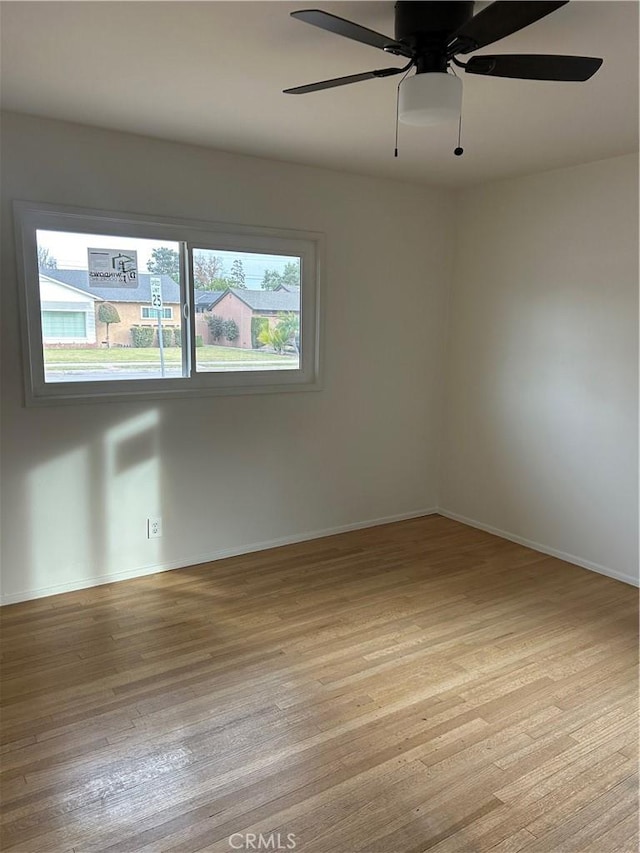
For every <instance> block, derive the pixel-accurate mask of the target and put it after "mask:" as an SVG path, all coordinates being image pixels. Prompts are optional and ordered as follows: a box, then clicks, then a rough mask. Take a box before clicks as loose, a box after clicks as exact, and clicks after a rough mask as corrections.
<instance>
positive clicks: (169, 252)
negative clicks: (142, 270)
mask: <svg viewBox="0 0 640 853" xmlns="http://www.w3.org/2000/svg"><path fill="white" fill-rule="evenodd" d="M147 269H148V270H149V272H151V273H154V274H155V275H168V276H169V278H172V279H173V280H174V281H175V282H176V284H177V283H178V282H179V281H180V254H179V253H178V252H176V250H175V249H169V248H168V247H167V246H160V247H159V248H157V249H152V250H151V259H150V260H149V261H147Z"/></svg>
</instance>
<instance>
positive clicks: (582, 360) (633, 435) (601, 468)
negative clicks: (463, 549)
mask: <svg viewBox="0 0 640 853" xmlns="http://www.w3.org/2000/svg"><path fill="white" fill-rule="evenodd" d="M455 254H456V263H455V270H454V279H453V286H452V293H451V302H450V341H449V350H448V359H447V362H448V372H447V376H446V382H445V388H446V411H445V420H444V429H443V447H442V492H441V499H440V504H441V506H442V507H444V508H446V510H447V511H449V512H451V513H454V514H456V515H458V516H461V517H463V518H464V519H466V520H471V521H473V522H474V523H478V524H480V525H482V526H485V527H489V528H493V529H496V530H498V531H502V532H505V533H507V534H509V535H510V536H513V537H516V538H519V539H521V540H526V541H529V542H532V543H536V544H537V545H538V546H541V547H542V548H543V549H544V550H547V551H550V552H559V553H564V554H566V555H569V557H570V558H571V559H572V560H574V561H575V562H578V563H581V564H583V565H586V566H591V567H593V568H598V569H599V570H601V571H605V572H606V573H610V574H612V575H613V576H617V577H620V578H624V579H627V580H629V579H632V578H635V579H637V577H638V488H637V487H638V370H637V365H638V338H637V329H638V173H637V161H636V158H635V157H633V156H627V157H619V158H615V159H612V160H606V161H601V162H597V163H591V164H588V165H585V166H578V167H576V168H571V169H562V170H559V171H554V172H548V173H546V174H540V175H536V176H532V177H528V178H521V179H517V180H510V181H505V182H500V183H496V184H493V185H487V186H484V187H481V188H477V189H471V190H468V191H465V192H462V193H461V194H460V195H459V198H458V214H457V243H456V251H455Z"/></svg>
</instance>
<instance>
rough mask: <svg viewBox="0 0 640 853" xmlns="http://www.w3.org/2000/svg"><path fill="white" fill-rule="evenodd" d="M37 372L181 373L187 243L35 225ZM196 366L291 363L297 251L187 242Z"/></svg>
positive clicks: (71, 375)
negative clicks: (265, 251)
mask: <svg viewBox="0 0 640 853" xmlns="http://www.w3.org/2000/svg"><path fill="white" fill-rule="evenodd" d="M36 236H37V249H38V271H39V295H40V311H41V329H42V346H43V358H44V368H45V377H44V378H45V382H46V383H62V382H82V381H85V382H86V381H95V380H114V379H115V380H122V379H163V378H165V379H166V378H179V377H184V376H187V375H189V367H188V365H189V341H188V340H187V336H188V329H187V326H186V324H185V323H184V321H183V317H184V311H183V305H184V300H185V294H186V287H185V282H184V281H183V278H184V276H183V272H182V269H183V267H182V257H185V256H186V247H185V246H184V245H181V244H180V243H179V242H175V241H170V240H155V239H153V240H152V239H143V238H136V237H123V236H109V235H104V234H88V233H72V232H69V231H53V230H42V229H37V232H36ZM192 269H193V278H194V281H193V286H194V306H193V309H194V313H195V324H194V326H193V328H194V334H195V340H194V343H195V354H196V355H195V365H194V367H195V371H196V372H198V373H213V372H233V371H243V372H244V371H264V370H291V369H293V370H297V369H298V368H299V367H300V346H301V341H300V309H301V300H300V285H301V260H300V257H297V256H285V255H278V254H261V253H256V252H247V251H243V252H240V251H229V250H217V249H216V250H214V249H209V248H206V249H204V248H203V249H198V248H194V249H193V251H192Z"/></svg>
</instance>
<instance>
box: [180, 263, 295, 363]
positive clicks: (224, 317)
mask: <svg viewBox="0 0 640 853" xmlns="http://www.w3.org/2000/svg"><path fill="white" fill-rule="evenodd" d="M193 275H194V288H195V305H196V370H197V371H198V372H207V373H211V372H221V371H224V372H230V371H231V372H233V371H254V370H297V369H298V368H299V367H300V351H301V350H300V347H301V341H300V279H301V261H300V258H299V257H295V256H287V255H268V254H260V253H256V252H231V251H223V250H217V249H197V248H194V250H193Z"/></svg>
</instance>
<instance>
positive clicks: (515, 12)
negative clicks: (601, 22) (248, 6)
mask: <svg viewBox="0 0 640 853" xmlns="http://www.w3.org/2000/svg"><path fill="white" fill-rule="evenodd" d="M567 3H568V0H556V2H516V0H496V2H494V3H491V4H490V5H489V6H486V7H485V8H484V9H482V11H480V12H479V13H478V14H477V15H474V14H473V7H474V3H473V2H467V0H453V2H437V1H436V0H428V2H415V0H404V2H403V0H399V2H397V3H396V4H395V38H389V36H385V35H382V34H381V33H377V32H374V31H373V30H370V29H367V28H366V27H362V26H360V25H359V24H355V23H352V22H351V21H347V20H345V19H344V18H339V17H337V16H336V15H331V14H329V13H328V12H322V11H321V10H319V9H305V10H302V11H299V12H292V13H291V16H292V17H293V18H296V19H297V20H299V21H303V22H304V23H306V24H311V25H313V26H314V27H320V29H323V30H327V31H328V32H330V33H335V34H336V35H340V36H344V37H345V38H348V39H352V40H353V41H358V42H361V43H362V44H367V45H370V46H371V47H376V48H379V49H380V50H383V51H385V53H389V54H392V55H394V56H401V57H404V58H405V59H407V60H408V63H407V64H406V65H405V66H404V67H402V68H379V69H377V70H375V71H365V72H363V73H362V74H350V75H349V76H347V77H336V78H333V79H331V80H322V81H321V82H319V83H309V84H308V85H306V86H296V87H295V88H292V89H285V90H284V92H285V94H288V95H304V94H307V93H308V92H318V91H320V90H322V89H332V88H334V87H335V86H345V85H347V84H349V83H359V82H360V81H362V80H371V79H374V78H376V77H391V76H393V75H396V74H408V73H409V72H410V71H411V69H412V68H415V72H416V73H415V75H414V76H412V77H409V78H408V79H406V80H404V81H403V82H402V83H401V85H400V92H399V98H400V102H399V118H400V120H401V121H404V122H406V123H408V124H419V125H427V124H433V123H436V122H439V121H443V120H446V119H449V118H453V117H458V116H459V115H460V107H461V103H462V82H461V80H460V79H459V78H458V77H456V76H455V74H454V73H451V71H452V70H453V69H452V68H451V66H452V65H454V66H457V67H459V68H463V69H464V71H465V72H466V73H467V74H482V75H485V76H487V77H515V78H519V79H523V80H559V81H576V82H582V81H585V80H588V79H589V78H590V77H592V76H593V75H594V74H595V73H596V71H597V70H598V69H599V68H600V66H601V65H602V59H596V58H594V57H588V56H556V55H540V54H528V55H525V54H515V55H513V54H497V55H495V56H487V55H480V56H473V57H471V58H470V59H469V60H468V61H467V62H462V61H461V60H460V59H458V58H457V57H458V56H460V55H464V54H468V53H474V52H475V51H476V50H478V49H480V48H483V47H486V46H487V45H490V44H493V42H496V41H498V40H499V39H503V38H505V37H506V36H509V35H511V34H512V33H515V32H517V31H518V30H521V29H523V28H524V27H528V26H529V25H530V24H533V23H535V22H536V21H539V20H540V19H541V18H544V17H545V16H546V15H549V14H550V13H551V12H555V11H556V9H559V8H560V7H561V6H565V5H566V4H567Z"/></svg>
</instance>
